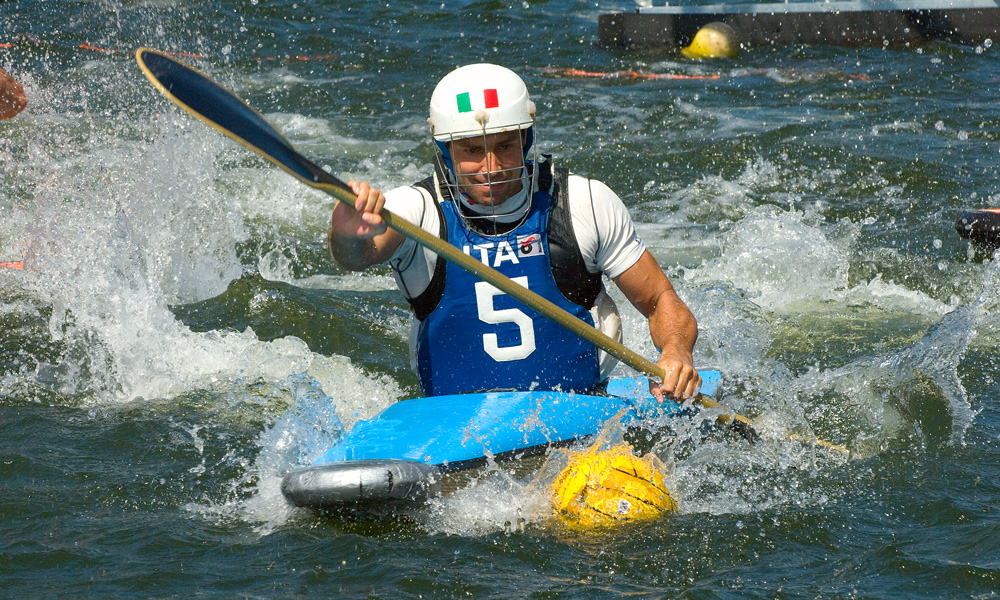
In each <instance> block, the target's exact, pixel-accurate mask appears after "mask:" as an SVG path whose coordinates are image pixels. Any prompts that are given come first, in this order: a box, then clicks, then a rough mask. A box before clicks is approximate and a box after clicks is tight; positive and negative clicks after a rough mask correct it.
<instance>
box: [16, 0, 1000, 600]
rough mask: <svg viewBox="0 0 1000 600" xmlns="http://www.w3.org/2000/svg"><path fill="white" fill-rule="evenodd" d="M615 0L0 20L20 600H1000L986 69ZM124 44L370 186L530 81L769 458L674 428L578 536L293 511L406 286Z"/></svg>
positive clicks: (402, 332) (529, 511)
mask: <svg viewBox="0 0 1000 600" xmlns="http://www.w3.org/2000/svg"><path fill="white" fill-rule="evenodd" d="M633 7H634V5H633V4H631V3H629V2H614V3H600V4H599V5H595V4H594V3H584V2H572V1H569V0H552V1H549V2H523V3H521V2H516V3H504V2H458V3H446V4H436V5H426V6H424V5H420V4H419V3H418V4H415V5H412V6H410V5H408V4H405V3H390V4H372V3H368V2H355V1H344V2H311V3H293V2H287V1H285V2H249V3H246V2H232V1H213V2H198V3H188V2H171V1H169V0H168V1H161V2H130V3H120V2H99V3H89V2H71V1H69V0H48V1H44V2H24V1H8V2H4V3H0V23H2V24H3V28H2V31H3V33H2V34H0V43H2V44H8V43H9V44H10V47H9V48H7V47H4V48H0V66H3V67H4V68H7V69H8V70H9V71H11V72H13V73H14V74H15V75H16V76H17V77H18V78H19V79H20V80H21V81H22V82H23V83H24V84H25V88H26V90H27V93H28V97H29V102H30V104H29V107H28V109H27V110H26V111H25V112H24V113H22V114H21V115H19V116H18V117H17V118H15V119H13V120H9V121H3V122H0V157H2V158H0V260H24V262H25V269H24V270H23V271H13V270H9V269H8V270H4V271H2V272H0V298H2V302H0V357H2V360H0V479H2V481H3V485H2V486H0V587H2V589H3V590H4V593H5V594H6V595H9V596H10V597H19V598H20V597H39V598H41V597H72V598H83V597H94V598H107V597H116V598H118V597H138V598H152V597H155V598H173V597H185V598H187V597H193V596H200V597H219V598H232V597H266V598H283V597H292V596H301V595H305V594H309V595H314V596H320V597H371V598H418V597H505V598H507V597H518V598H528V597H531V598H611V597H619V596H621V595H625V594H629V595H634V596H638V597H650V598H654V597H655V598H659V597H691V598H744V597H756V598H765V597H766V598H805V597H809V598H814V597H822V598H943V597H948V598H987V597H993V596H995V595H996V594H997V592H998V591H1000V551H998V546H997V544H996V537H997V534H998V530H1000V518H998V516H997V514H998V512H997V506H998V502H1000V461H998V460H997V458H996V456H997V446H998V440H1000V412H998V410H997V408H996V406H995V402H994V400H995V398H996V397H997V395H998V393H1000V384H998V382H997V381H996V378H995V376H994V371H995V368H996V363H995V359H994V355H995V352H994V347H995V346H996V344H997V342H998V341H1000V327H998V326H997V325H995V324H994V323H993V320H992V318H991V317H992V315H993V314H995V313H996V311H997V308H998V303H1000V296H998V291H1000V285H998V276H997V272H996V265H995V263H993V262H991V261H990V260H989V257H986V256H983V255H982V254H981V253H976V252H973V251H972V249H970V248H969V246H968V244H967V243H965V242H964V241H962V240H960V239H958V236H957V234H956V233H955V232H954V230H953V225H952V224H953V222H954V220H955V218H956V217H957V216H958V214H959V213H960V212H961V211H962V210H963V209H966V208H975V207H983V206H991V205H992V206H995V205H997V203H998V198H1000V191H998V186H997V182H998V181H1000V177H998V169H997V162H998V159H1000V108H998V105H997V102H996V93H995V89H996V77H997V76H996V73H997V72H998V69H1000V58H998V54H997V52H996V51H995V49H994V48H992V47H980V48H973V47H963V46H955V45H950V44H946V43H935V44H930V45H927V46H924V47H920V48H908V49H843V48H833V47H788V48H766V49H758V50H755V51H753V52H751V53H747V54H744V55H743V56H742V57H741V58H739V59H738V60H735V61H728V62H700V63H699V62H690V61H686V60H682V59H681V58H680V57H679V55H678V54H676V53H673V52H667V51H650V52H623V51H620V50H610V49H605V48H601V47H599V46H597V45H596V40H597V18H598V15H600V14H603V13H608V12H618V11H621V10H630V9H632V8H633ZM140 45H147V46H153V47H156V48H159V49H163V50H170V51H175V52H183V53H186V54H189V55H194V56H189V57H186V58H185V60H189V61H190V62H192V63H193V64H194V65H196V66H197V67H199V68H201V69H203V70H204V71H206V72H207V73H208V74H210V75H211V76H212V77H214V78H216V79H218V80H219V81H220V82H222V83H223V84H224V85H227V86H229V87H230V88H232V89H233V90H235V91H236V92H237V93H238V94H240V95H241V96H242V97H244V98H246V99H247V100H248V101H249V102H250V103H251V104H252V105H253V106H255V107H256V108H258V109H259V110H260V111H261V112H262V113H263V114H264V115H266V117H267V118H268V119H269V120H270V121H271V122H272V123H273V124H275V125H276V126H277V127H278V128H279V129H280V130H281V131H283V132H284V133H285V134H286V135H287V136H288V138H289V139H290V140H291V141H292V142H293V144H294V145H295V146H296V147H297V148H298V149H299V150H300V151H302V152H303V153H304V154H306V155H307V156H309V157H311V158H312V159H314V160H315V161H316V162H317V163H319V164H321V165H323V166H325V167H327V168H329V169H330V170H331V171H332V172H333V173H334V174H336V175H338V176H340V177H342V178H344V179H348V178H352V177H363V178H367V179H370V180H371V181H373V182H375V183H376V184H378V185H381V186H383V187H390V186H394V185H400V184H407V183H411V182H413V181H416V180H417V179H419V178H421V177H422V176H423V174H424V173H425V172H426V171H427V169H428V167H429V165H430V159H431V147H430V145H429V143H428V138H427V132H426V129H425V127H426V126H425V122H424V120H425V117H426V101H427V98H428V97H429V95H430V92H431V90H432V88H433V85H434V83H435V82H436V80H437V79H438V78H439V77H440V76H442V75H443V74H444V73H445V72H447V71H448V70H450V69H451V68H452V67H454V66H457V65H459V64H464V63H468V62H473V61H478V60H488V61H492V62H498V63H501V64H505V65H507V66H510V67H512V68H514V69H516V70H517V71H519V72H520V73H522V74H523V76H524V78H525V79H526V81H527V83H528V85H529V87H530V88H531V90H532V92H533V95H534V97H535V99H536V102H537V103H538V107H539V119H540V125H539V128H538V136H537V137H538V141H539V145H540V148H541V150H543V151H551V152H554V153H556V155H557V157H558V159H559V162H560V163H561V164H563V165H566V166H569V167H570V168H572V169H573V170H574V171H577V172H580V173H586V174H590V175H592V176H595V177H598V178H600V179H602V180H603V181H605V182H607V183H608V184H609V185H610V186H611V187H612V188H613V189H615V190H617V191H618V192H619V194H620V195H621V196H622V197H623V199H624V200H625V202H626V203H627V204H628V205H629V206H630V207H631V208H632V210H633V213H634V215H635V217H636V219H637V220H638V221H639V223H640V228H641V232H642V235H643V236H644V238H645V239H646V241H647V243H648V244H649V246H650V247H651V249H652V251H653V253H654V255H655V256H656V257H657V258H658V259H659V261H660V262H661V263H662V264H663V265H664V267H665V268H666V270H667V271H668V274H669V275H670V276H671V278H672V280H673V282H674V284H675V286H676V287H677V289H678V291H679V293H680V294H681V296H682V297H683V298H684V299H685V300H686V301H687V303H688V304H689V305H690V306H691V308H692V309H693V311H694V312H695V314H696V316H697V317H698V320H699V324H700V328H701V336H700V339H699V342H698V346H697V348H696V358H697V360H698V362H699V364H701V365H703V366H714V367H717V368H719V369H721V370H722V371H723V373H724V374H725V384H724V389H723V391H722V393H721V394H720V396H719V397H718V399H719V400H720V401H721V402H723V403H724V404H726V405H729V406H731V407H732V408H734V409H736V410H738V411H739V412H741V413H743V414H746V415H750V416H752V417H754V418H757V419H759V420H758V421H757V428H758V429H759V430H760V431H761V433H762V435H763V437H764V440H763V442H762V443H760V444H758V445H757V446H754V447H749V446H747V445H746V443H745V442H743V441H741V440H740V439H738V438H736V437H732V436H727V435H725V434H723V433H720V432H719V431H717V430H715V429H713V428H706V427H703V426H700V425H699V423H698V422H680V423H676V424H674V425H673V429H672V435H669V436H667V437H666V438H664V440H662V441H660V442H659V443H657V444H656V446H655V448H654V451H656V452H657V453H658V454H659V455H660V456H661V458H663V459H664V460H665V461H666V462H667V463H668V464H669V465H670V467H671V472H670V473H669V479H670V482H671V484H672V485H673V488H674V491H675V493H676V495H677V498H678V501H679V503H680V506H681V512H680V514H678V515H675V516H669V517H665V518H663V519H662V520H659V521H656V522H652V523H647V524H643V525H640V526H635V527H631V528H626V529H621V530H615V531H607V532H604V533H601V534H596V535H583V534H578V533H572V532H569V531H566V530H565V529H563V528H561V527H560V526H559V525H558V524H557V523H554V522H553V521H552V519H551V517H550V515H549V514H548V504H547V500H546V496H545V489H546V483H547V482H546V481H545V479H544V477H543V476H542V475H540V476H539V478H538V479H532V478H531V477H515V476H513V475H511V474H506V473H503V472H494V473H491V474H488V475H486V476H484V477H482V478H481V480H480V481H478V482H477V483H476V484H475V485H473V486H471V487H470V488H468V489H466V490H463V491H461V492H459V493H457V494H456V495H454V496H451V497H448V498H445V499H443V500H441V501H438V502H435V503H433V504H431V505H429V506H427V507H424V508H421V509H418V510H415V511H412V512H411V513H409V514H406V515H404V516H403V517H401V518H400V520H399V521H398V522H369V521H362V520H352V519H335V518H319V517H316V516H314V515H310V514H308V513H303V512H300V511H295V510H292V509H291V508H290V507H289V506H288V505H286V504H285V502H284V500H283V499H282V498H281V495H280V492H279V491H278V482H279V481H280V477H281V476H282V474H284V473H285V472H286V471H287V470H289V469H290V468H293V467H295V466H298V465H301V464H307V463H308V462H310V461H311V460H312V459H313V458H315V457H316V456H318V455H319V454H320V453H322V451H323V450H324V449H325V448H326V447H327V446H329V445H330V444H331V443H332V441H333V440H335V439H336V438H337V436H338V435H340V433H341V432H342V431H343V430H344V429H345V428H349V427H351V426H353V424H354V423H355V422H356V421H357V420H358V419H361V418H366V417H368V416H371V415H372V414H374V413H376V412H377V411H378V410H380V409H382V408H384V407H386V406H388V405H389V404H391V403H393V402H395V401H397V400H400V399H403V398H406V397H409V396H413V395H416V394H417V393H418V387H417V384H416V379H415V378H414V376H413V374H412V373H411V372H410V371H409V369H408V366H407V355H406V335H407V330H408V319H409V317H408V310H407V307H406V305H405V304H404V303H403V302H402V301H401V300H400V298H399V296H398V295H397V294H396V292H395V290H394V286H393V283H392V280H391V277H390V275H389V273H388V271H387V270H385V269H376V270H374V271H372V272H369V273H366V274H364V275H355V274H350V273H346V272H343V271H341V270H339V269H338V268H337V267H336V266H335V265H334V264H333V263H332V262H331V261H330V260H329V259H328V258H327V256H326V250H325V235H326V223H327V219H328V217H329V210H330V199H329V198H328V197H325V196H323V195H321V194H318V193H316V192H314V191H312V190H309V189H308V188H306V187H304V186H302V185H300V184H297V183H296V182H295V181H294V180H292V179H291V178H290V177H289V176H287V175H286V174H284V173H283V172H281V171H280V170H278V169H277V168H274V167H272V166H270V165H269V164H267V163H265V162H264V161H263V160H261V159H259V158H257V157H256V156H254V155H251V154H250V153H249V152H247V151H245V150H244V149H243V148H241V147H239V146H238V145H236V144H234V143H232V142H231V141H229V140H228V139H226V138H224V137H223V136H221V135H220V134H218V133H217V132H215V131H214V130H211V129H210V128H208V127H205V126H204V125H202V124H200V123H198V122H197V121H195V120H194V119H192V118H190V117H188V116H186V115H185V114H182V113H181V112H180V111H179V110H178V109H176V108H174V107H173V106H172V105H171V104H169V102H168V101H167V100H166V99H164V98H162V97H161V96H159V94H158V93H157V92H156V91H155V90H153V88H152V87H151V86H149V85H148V83H147V82H146V80H145V79H144V78H143V76H142V74H141V73H140V71H139V69H138V67H137V66H136V64H135V61H134V59H133V57H132V54H131V53H132V52H133V51H134V49H135V48H136V47H138V46H140ZM304 58H308V59H309V60H305V59H304ZM568 68H574V69H581V70H584V71H590V72H609V73H610V72H616V71H631V70H634V71H639V72H643V73H661V74H675V75H685V76H718V77H717V78H714V79H705V78H695V79H646V80H638V79H629V78H623V77H617V78H599V77H571V76H567V75H565V74H562V73H561V72H560V71H559V70H560V69H568ZM619 299H620V297H619ZM625 326H626V336H627V337H626V339H627V342H628V344H629V345H630V346H631V347H633V348H635V349H636V350H637V351H639V352H641V353H643V354H644V355H646V356H650V357H652V356H653V352H654V350H653V348H652V346H651V344H650V342H649V341H648V339H647V334H646V330H645V324H644V323H643V322H642V320H641V319H639V318H638V315H637V313H635V312H634V311H631V309H630V310H629V311H628V312H627V313H626V315H625ZM622 373H627V370H625V369H622ZM655 425H658V424H651V426H655ZM659 425H663V424H659ZM786 432H793V433H799V434H802V435H806V436H809V435H816V436H819V437H821V438H824V439H828V440H830V441H833V442H836V443H840V444H844V445H846V446H848V447H850V448H851V449H852V452H853V458H852V459H851V460H846V461H845V460H843V459H841V458H840V457H838V456H831V455H830V454H829V453H827V452H824V451H822V450H818V449H816V448H813V447H810V446H808V445H803V444H800V443H796V442H790V441H788V439H787V437H786V435H785V433H786ZM518 519H524V530H523V531H521V530H520V529H519V528H518V527H516V526H515V527H511V526H509V524H510V523H517V520H518Z"/></svg>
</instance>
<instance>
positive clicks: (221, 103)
mask: <svg viewBox="0 0 1000 600" xmlns="http://www.w3.org/2000/svg"><path fill="white" fill-rule="evenodd" d="M135 57H136V60H137V61H138V62H139V66H140V67H141V68H142V71H143V73H145V75H146V77H147V78H148V79H149V80H150V82H152V84H153V85H154V86H155V87H156V88H157V89H158V90H160V92H162V93H163V94H164V95H165V96H167V97H168V98H169V99H170V100H172V101H173V102H174V103H175V104H177V105H178V106H180V107H181V108H183V109H184V110H186V111H187V112H189V113H191V114H192V115H194V116H195V117H197V118H198V119H200V120H201V121H203V122H204V123H206V124H208V125H209V126H211V127H214V128H215V129H218V130H219V131H221V132H222V133H224V134H226V135H227V136H229V137H231V138H232V139H234V140H236V141H237V142H239V143H240V144H243V145H244V146H246V147H247V148H249V149H251V150H253V151H254V152H256V153H258V154H260V155H261V156H263V157H264V158H266V159H267V160H269V161H271V162H272V163H274V164H276V165H278V166H279V167H281V168H282V169H284V170H285V171H287V172H288V173H289V174H290V175H292V176H293V177H295V178H296V179H298V180H299V181H301V182H302V183H304V184H306V185H308V186H310V187H313V188H316V189H318V190H321V191H323V192H326V193H327V194H329V195H331V196H333V197H334V198H336V199H337V200H339V201H342V202H343V203H344V204H345V205H347V206H349V207H351V208H353V207H354V201H355V199H356V198H357V195H356V194H355V193H354V192H353V191H351V189H350V188H349V187H347V185H346V184H345V183H344V182H342V181H340V180H339V179H337V178H336V177H334V176H333V175H330V174H329V173H327V172H326V171H324V170H323V169H322V168H320V167H319V166H318V165H316V164H315V163H313V162H311V161H310V160H309V159H307V158H305V157H304V156H302V155H301V154H299V153H298V152H297V151H296V150H295V149H294V148H292V145H291V144H290V143H289V142H288V141H287V140H286V139H285V138H284V137H283V136H282V135H281V134H280V133H278V132H277V130H275V129H274V128H273V127H272V126H271V125H270V124H269V123H268V122H267V121H265V120H264V118H263V117H262V116H261V115H260V113H258V112H257V111H256V110H254V109H253V108H251V107H250V105H248V104H247V103H246V102H244V101H243V100H241V99H240V98H238V97H237V96H236V95H235V94H233V93H232V92H230V91H229V90H226V89H225V88H223V87H222V86H220V85H219V84H217V83H216V82H214V81H213V80H211V79H209V78H208V77H207V76H205V75H204V74H202V73H201V72H199V71H197V70H196V69H194V68H193V67H190V66H188V65H186V64H184V63H183V62H181V61H179V60H177V59H175V58H173V57H171V56H168V55H167V54H165V53H163V52H160V51H157V50H153V49H151V48H139V49H138V50H136V53H135ZM380 214H381V216H382V219H383V220H384V221H385V223H386V225H388V226H389V227H391V228H393V229H395V230H396V231H398V232H399V233H401V234H403V235H404V236H406V237H408V238H410V239H412V240H413V241H415V242H417V243H418V244H420V245H421V246H424V247H426V248H428V249H429V250H431V251H433V252H434V253H436V254H437V255H439V256H441V257H442V258H444V259H446V260H450V261H451V262H453V263H455V264H456V265H458V266H459V267H461V268H463V269H465V270H466V271H469V272H470V273H472V274H473V275H475V276H477V277H479V278H480V279H482V280H483V281H485V282H487V283H489V284H491V285H493V286H494V287H496V288H497V289H499V290H502V291H503V292H506V293H507V294H508V295H510V296H512V297H514V298H516V299H518V300H520V301H521V302H523V303H524V304H526V305H527V306H529V307H531V308H533V309H534V310H536V311H538V312H539V313H541V314H543V315H545V316H546V317H548V318H550V319H552V320H553V321H555V322H556V323H558V324H560V325H562V326H563V327H565V328H566V329H569V330H570V331H571V332H573V333H575V334H576V335H578V336H580V337H582V338H583V339H585V340H587V341H588V342H590V343H592V344H594V345H595V346H597V347H598V348H601V349H602V350H604V351H605V352H607V353H609V354H611V355H612V356H614V357H616V358H618V359H619V360H621V361H622V362H624V363H625V364H627V365H629V366H631V367H632V368H634V369H636V370H638V371H641V372H643V373H646V374H648V375H651V376H652V377H655V378H657V379H659V380H660V381H663V379H664V377H665V376H666V373H664V372H663V369H661V368H660V367H658V366H657V365H656V364H655V363H653V362H651V361H649V360H647V359H646V358H644V357H643V356H641V355H639V354H637V353H635V352H633V351H632V350H630V349H629V348H627V347H626V346H625V345H624V344H622V343H621V342H619V341H617V340H614V339H612V338H610V337H608V336H607V335H605V334H604V333H602V332H601V331H600V330H598V329H596V328H594V327H592V326H590V325H588V324H587V323H585V322H583V321H581V320H579V319H577V318H575V317H573V316H572V315H571V314H569V313H568V312H566V311H564V310H563V309H561V308H559V307H558V306H556V305H555V304H553V303H552V302H550V301H549V300H547V299H545V298H543V297H541V296H539V295H538V294H536V293H535V292H533V291H531V290H529V289H527V288H525V287H523V286H521V285H518V284H517V283H515V282H514V281H513V280H511V279H510V278H508V277H505V276H504V275H502V274H501V273H500V272H498V271H496V270H495V269H493V268H491V267H489V266H487V265H484V264H483V263H482V262H480V261H479V260H477V259H475V258H472V257H471V256H469V255H467V254H465V253H464V252H462V251H460V250H459V249H458V248H456V247H454V246H452V245H450V244H448V243H447V242H445V241H443V240H441V239H439V238H438V237H436V236H434V235H431V234H430V233H427V232H426V231H424V230H423V229H421V228H420V227H418V226H417V225H414V224H413V223H410V222H409V221H407V220H405V219H402V218H399V217H397V216H396V215H394V214H393V213H392V212H390V211H388V210H386V209H382V212H381V213H380ZM694 402H695V403H696V404H699V405H701V406H703V407H706V408H714V409H719V410H722V411H724V412H725V413H726V414H724V415H722V416H720V417H719V420H720V421H722V422H731V423H732V427H733V429H735V430H736V431H737V432H738V433H740V434H741V435H742V436H743V437H745V438H746V439H748V440H750V441H754V440H755V439H757V438H758V437H759V436H758V435H757V432H756V431H754V430H753V427H752V426H751V425H750V420H749V419H747V418H746V417H744V416H742V415H738V414H736V413H733V412H731V411H729V410H727V409H726V408H725V407H723V406H722V405H720V404H719V403H717V402H715V401H713V400H711V399H710V398H708V397H707V396H703V395H701V394H698V395H697V396H696V397H695V399H694ZM817 443H821V445H825V446H829V447H833V448H838V447H836V446H834V445H833V444H829V443H828V442H822V441H821V440H819V441H817ZM839 448H842V447H839ZM839 448H838V449H839ZM844 451H845V452H846V449H844Z"/></svg>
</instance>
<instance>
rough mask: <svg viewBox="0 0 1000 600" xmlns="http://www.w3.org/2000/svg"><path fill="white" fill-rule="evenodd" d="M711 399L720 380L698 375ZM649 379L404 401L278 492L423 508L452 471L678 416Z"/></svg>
mask: <svg viewBox="0 0 1000 600" xmlns="http://www.w3.org/2000/svg"><path fill="white" fill-rule="evenodd" d="M699 374H700V375H701V378H702V386H701V393H702V394H703V395H705V396H712V395H713V394H714V393H715V392H716V390H717V389H718V387H719V385H720V383H721V379H722V375H721V373H719V371H714V370H706V371H699ZM682 410H683V408H682V406H681V405H680V404H677V403H675V402H671V401H665V402H664V403H662V404H660V403H659V402H657V401H656V399H655V398H654V397H653V396H651V395H650V394H649V382H648V380H647V379H646V378H644V377H642V378H622V379H612V380H610V381H609V382H608V384H607V387H606V389H605V392H604V394H601V395H590V394H576V393H564V392H554V391H543V392H523V391H497V392H482V393H470V394H456V395H450V396H433V397H427V398H413V399H410V400H403V401H401V402H397V403H395V404H393V405H392V406H389V407H388V408H386V409H385V410H383V411H382V412H381V413H379V414H378V415H376V416H375V417H373V418H371V419H367V420H364V421H359V422H358V423H357V424H356V425H355V426H354V428H353V429H351V431H350V432H348V433H346V434H345V435H344V436H343V437H342V438H341V439H340V441H338V442H337V444H336V445H334V446H333V447H332V448H330V449H329V450H327V451H326V452H325V453H324V454H323V455H322V456H321V457H320V458H319V459H318V460H317V461H316V462H315V463H314V464H313V465H311V466H308V467H304V468H300V469H296V470H293V471H291V472H289V473H288V474H287V475H285V477H284V478H283V479H282V483H281V491H282V493H283V494H284V496H285V498H287V499H288V501H289V502H291V503H292V504H293V505H295V506H299V507H306V508H313V509H320V510H324V509H325V510H330V509H340V508H345V507H351V506H358V505H365V504H376V505H384V504H386V503H397V502H403V503H419V502H423V501H426V500H427V499H428V498H432V497H435V496H437V495H439V494H440V493H441V480H442V476H443V475H444V474H445V473H448V472H452V471H462V470H467V469H471V468H475V467H479V466H482V465H483V464H485V463H486V461H487V457H491V458H493V459H495V460H503V459H507V458H515V459H520V458H524V457H528V456H533V455H537V454H542V453H544V452H546V451H547V450H548V449H549V448H551V447H554V446H560V445H566V444H570V443H573V442H576V441H578V440H583V439H586V438H588V437H591V436H593V435H595V434H597V433H598V432H599V431H601V429H602V428H603V427H604V426H605V424H606V423H607V422H608V420H609V419H612V418H615V417H616V416H618V415H622V416H620V417H618V418H620V420H621V422H622V423H623V424H626V425H627V424H629V423H632V422H635V421H638V420H641V419H643V418H645V417H653V416H655V417H662V416H665V415H673V414H677V413H679V412H681V411H682Z"/></svg>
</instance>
